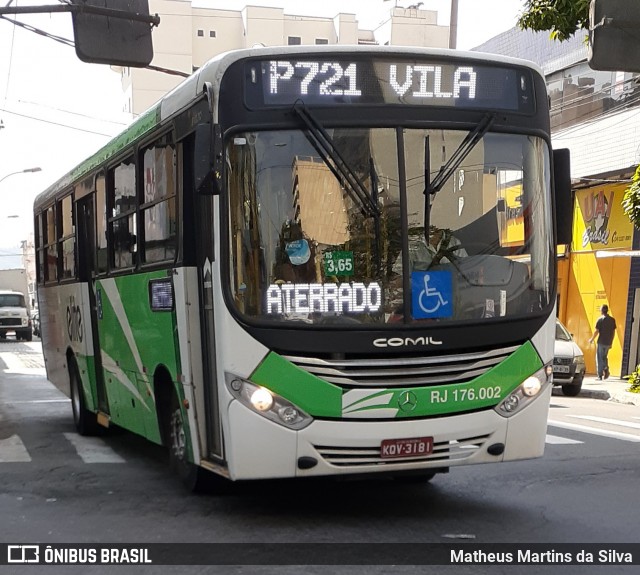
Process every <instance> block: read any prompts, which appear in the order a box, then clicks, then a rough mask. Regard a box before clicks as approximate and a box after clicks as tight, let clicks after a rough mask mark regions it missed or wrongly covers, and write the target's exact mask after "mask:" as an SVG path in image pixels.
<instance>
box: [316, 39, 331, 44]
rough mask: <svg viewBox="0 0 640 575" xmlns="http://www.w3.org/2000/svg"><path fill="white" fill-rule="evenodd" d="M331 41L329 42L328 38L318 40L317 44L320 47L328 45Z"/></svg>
mask: <svg viewBox="0 0 640 575" xmlns="http://www.w3.org/2000/svg"><path fill="white" fill-rule="evenodd" d="M328 43H329V40H327V39H326V38H316V44H318V45H320V44H322V45H324V44H328Z"/></svg>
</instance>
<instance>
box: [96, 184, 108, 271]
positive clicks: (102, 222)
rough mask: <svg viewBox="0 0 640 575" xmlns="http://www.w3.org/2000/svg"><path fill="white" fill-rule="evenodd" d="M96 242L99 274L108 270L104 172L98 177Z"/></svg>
mask: <svg viewBox="0 0 640 575" xmlns="http://www.w3.org/2000/svg"><path fill="white" fill-rule="evenodd" d="M96 242H97V244H98V252H97V264H98V267H97V271H98V274H104V273H106V272H107V262H108V258H107V203H106V186H105V180H104V174H100V175H99V176H98V177H97V178H96Z"/></svg>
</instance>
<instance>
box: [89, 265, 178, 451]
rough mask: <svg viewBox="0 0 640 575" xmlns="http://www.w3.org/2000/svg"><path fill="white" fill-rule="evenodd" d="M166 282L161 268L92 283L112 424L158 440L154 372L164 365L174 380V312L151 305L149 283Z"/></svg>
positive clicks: (164, 271)
mask: <svg viewBox="0 0 640 575" xmlns="http://www.w3.org/2000/svg"><path fill="white" fill-rule="evenodd" d="M164 281H166V282H170V281H171V279H170V278H167V272H166V270H162V271H157V272H149V273H141V274H136V275H126V276H119V277H115V278H105V279H102V280H100V281H98V282H97V285H96V299H97V302H98V326H97V327H98V333H99V335H100V348H101V349H100V352H101V357H102V365H103V371H104V384H105V390H106V395H107V398H108V404H109V416H110V419H111V421H112V422H113V423H115V424H117V425H119V426H121V427H124V428H126V429H128V430H130V431H133V432H135V433H138V434H140V435H143V436H145V437H147V438H148V439H150V440H151V441H154V442H156V443H160V442H161V437H160V430H159V426H158V417H157V415H156V410H157V402H156V397H155V390H154V374H155V373H156V371H157V370H158V369H166V371H168V373H169V375H170V377H171V379H172V381H174V382H175V379H176V377H177V373H178V372H179V368H178V359H177V358H178V356H177V350H176V347H175V342H174V325H175V312H174V311H173V309H172V306H171V307H170V308H168V309H156V310H153V309H152V307H151V306H152V302H151V296H150V284H152V283H154V282H164Z"/></svg>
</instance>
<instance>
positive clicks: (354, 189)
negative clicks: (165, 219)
mask: <svg viewBox="0 0 640 575" xmlns="http://www.w3.org/2000/svg"><path fill="white" fill-rule="evenodd" d="M293 111H294V112H295V113H296V114H297V115H298V117H299V118H300V119H301V120H302V121H303V122H304V124H305V126H306V127H307V132H306V136H307V138H308V139H309V141H310V142H311V145H312V146H313V147H314V148H315V149H316V151H317V152H318V154H320V156H321V158H322V161H323V162H324V163H325V164H326V165H327V167H328V168H329V169H330V170H331V172H332V173H333V175H334V176H335V178H336V179H337V180H338V181H339V182H341V183H344V187H345V190H346V191H347V193H348V194H349V197H350V198H351V199H352V200H353V201H354V202H355V203H356V204H358V206H359V207H360V210H361V211H362V213H363V215H364V216H374V217H376V218H377V217H379V215H380V210H379V209H378V205H377V203H375V202H374V200H373V198H372V197H371V196H370V195H369V193H368V192H367V189H366V188H365V187H364V186H363V185H362V182H361V181H360V180H359V179H358V176H357V175H356V174H355V172H354V171H353V170H352V169H351V166H349V164H348V162H347V161H346V160H345V159H344V158H343V157H342V155H341V154H340V152H339V151H338V149H337V148H336V146H335V144H334V143H333V140H332V138H331V136H330V135H329V134H328V133H327V131H326V130H325V129H324V127H323V126H322V124H321V123H320V122H319V121H318V119H317V118H315V117H314V116H313V114H312V113H311V112H310V110H309V109H308V108H307V107H306V106H305V105H304V102H302V101H301V100H298V101H297V102H295V104H294V105H293Z"/></svg>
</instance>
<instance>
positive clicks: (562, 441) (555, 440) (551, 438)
mask: <svg viewBox="0 0 640 575" xmlns="http://www.w3.org/2000/svg"><path fill="white" fill-rule="evenodd" d="M545 442H546V443H548V444H549V445H572V444H576V443H584V441H577V440H576V439H569V438H568V437H559V436H557V435H549V434H548V433H547V437H546V439H545Z"/></svg>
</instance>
